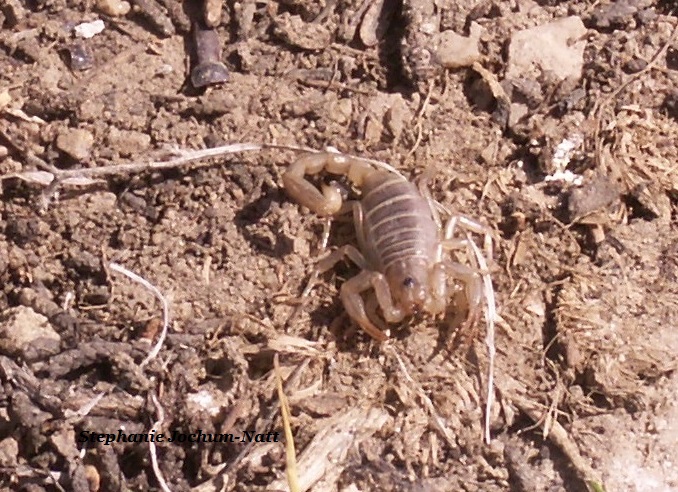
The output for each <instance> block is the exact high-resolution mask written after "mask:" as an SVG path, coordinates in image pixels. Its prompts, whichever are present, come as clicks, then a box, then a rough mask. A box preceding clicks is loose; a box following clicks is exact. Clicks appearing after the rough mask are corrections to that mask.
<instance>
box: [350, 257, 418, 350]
mask: <svg viewBox="0 0 678 492" xmlns="http://www.w3.org/2000/svg"><path fill="white" fill-rule="evenodd" d="M370 288H372V289H374V293H375V295H376V297H377V302H378V303H379V307H381V310H382V312H383V313H384V318H386V321H388V322H389V323H397V322H398V321H401V320H402V319H403V318H404V317H405V314H404V313H403V311H402V310H401V309H398V308H396V307H395V305H394V304H393V298H392V297H391V290H390V289H389V287H388V282H387V281H386V277H384V275H383V274H381V273H379V272H373V271H370V270H363V271H362V272H360V273H359V274H358V275H356V276H355V277H353V278H352V279H349V280H347V281H346V282H344V284H343V285H342V286H341V300H342V302H343V303H344V308H345V309H346V312H347V313H348V315H349V316H350V317H351V319H353V320H354V321H355V322H356V323H358V324H359V325H360V327H361V328H362V329H363V330H365V331H366V332H367V333H368V334H369V335H370V336H371V337H372V338H374V339H375V340H378V341H380V342H383V341H384V340H386V339H387V338H388V335H386V333H384V332H383V331H381V330H380V329H379V328H377V327H376V326H375V324H374V323H372V321H371V320H370V318H369V316H368V315H367V312H366V310H365V302H364V301H363V298H362V297H361V295H360V294H361V293H362V292H364V291H366V290H367V289H370Z"/></svg>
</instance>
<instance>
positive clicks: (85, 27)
mask: <svg viewBox="0 0 678 492" xmlns="http://www.w3.org/2000/svg"><path fill="white" fill-rule="evenodd" d="M104 29H106V25H105V24H104V21H102V20H101V19H97V20H95V21H92V22H83V23H82V24H78V25H77V26H75V27H74V28H73V32H75V35H76V36H77V37H79V38H84V39H90V38H93V37H94V36H96V35H97V34H99V33H100V32H102V31H103V30H104Z"/></svg>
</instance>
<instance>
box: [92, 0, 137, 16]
mask: <svg viewBox="0 0 678 492" xmlns="http://www.w3.org/2000/svg"><path fill="white" fill-rule="evenodd" d="M97 8H98V10H99V11H100V12H101V13H102V14H106V15H110V16H111V17H122V16H123V15H127V14H128V13H129V11H130V9H131V8H132V6H131V5H130V4H129V2H125V1H124V0H122V1H121V0H98V1H97Z"/></svg>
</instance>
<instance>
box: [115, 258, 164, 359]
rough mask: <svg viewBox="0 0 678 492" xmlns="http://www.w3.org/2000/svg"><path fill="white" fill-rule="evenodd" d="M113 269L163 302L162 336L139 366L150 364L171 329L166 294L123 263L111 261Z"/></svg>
mask: <svg viewBox="0 0 678 492" xmlns="http://www.w3.org/2000/svg"><path fill="white" fill-rule="evenodd" d="M108 267H109V268H110V269H111V270H113V271H114V272H118V273H122V274H123V275H125V276H127V277H129V278H131V279H132V280H134V281H135V282H137V283H139V284H141V285H143V286H144V287H145V288H146V289H148V290H149V291H151V292H152V293H153V295H154V296H155V297H156V298H157V299H158V300H159V301H160V303H161V304H162V331H161V332H160V337H158V341H157V342H156V344H155V345H154V346H153V348H152V349H151V351H150V352H149V353H148V355H147V356H146V358H145V359H144V360H142V361H141V363H140V364H139V367H144V366H145V365H146V364H148V363H149V362H150V361H151V360H153V359H154V358H155V357H156V356H157V355H158V353H159V352H160V349H161V348H162V346H163V344H164V343H165V337H167V330H168V329H169V324H170V315H169V304H168V302H167V299H165V296H163V295H162V292H160V290H158V288H157V287H156V286H155V285H153V284H152V283H150V282H149V281H148V280H146V279H145V278H143V277H141V276H139V275H137V274H136V273H134V272H132V271H131V270H128V269H127V268H125V267H124V266H122V265H118V264H117V263H111V264H110V265H109V266H108Z"/></svg>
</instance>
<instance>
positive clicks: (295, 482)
mask: <svg viewBox="0 0 678 492" xmlns="http://www.w3.org/2000/svg"><path fill="white" fill-rule="evenodd" d="M273 367H274V370H275V385H276V388H277V389H278V399H279V400H280V414H281V415H282V421H283V431H284V432H285V457H286V461H287V469H286V474H287V484H288V485H289V487H290V491H291V492H300V490H301V489H300V488H299V474H298V473H297V454H296V451H295V449H294V436H292V427H291V426H290V420H291V414H290V407H289V404H288V403H287V397H286V396H285V392H284V391H283V382H282V376H281V374H280V364H279V360H278V354H275V356H274V357H273Z"/></svg>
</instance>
